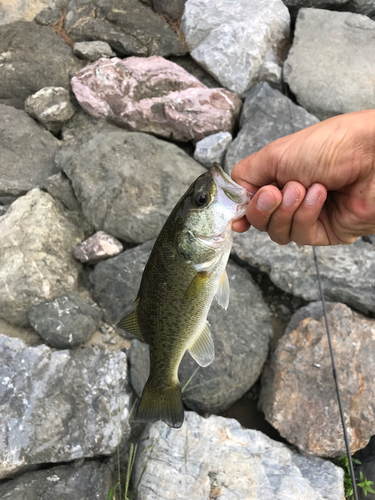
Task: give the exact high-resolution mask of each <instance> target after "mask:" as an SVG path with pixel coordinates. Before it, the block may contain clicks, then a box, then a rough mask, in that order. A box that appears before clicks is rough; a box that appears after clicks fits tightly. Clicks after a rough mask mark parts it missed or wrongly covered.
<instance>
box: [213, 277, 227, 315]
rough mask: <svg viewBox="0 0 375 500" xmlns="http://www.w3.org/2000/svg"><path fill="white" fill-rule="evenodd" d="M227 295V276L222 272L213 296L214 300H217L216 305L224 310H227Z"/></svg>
mask: <svg viewBox="0 0 375 500" xmlns="http://www.w3.org/2000/svg"><path fill="white" fill-rule="evenodd" d="M229 295H230V287H229V280H228V274H227V272H226V271H224V272H223V274H222V276H221V278H220V281H219V286H218V289H217V292H216V295H215V299H216V300H217V302H218V304H219V305H220V306H221V307H222V308H224V309H228V305H229Z"/></svg>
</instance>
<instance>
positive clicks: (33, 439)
mask: <svg viewBox="0 0 375 500" xmlns="http://www.w3.org/2000/svg"><path fill="white" fill-rule="evenodd" d="M0 347H1V348H0V357H1V362H0V376H1V380H2V384H1V385H0V411H1V416H2V425H1V427H0V458H1V460H0V478H5V477H9V476H11V475H13V474H14V473H15V472H19V471H21V470H22V469H24V468H25V467H26V466H29V465H32V464H40V463H48V462H66V461H69V460H74V459H76V458H81V457H93V456H96V455H108V454H111V453H113V452H114V451H115V450H116V445H117V442H118V439H119V438H120V437H121V434H122V433H124V434H125V435H126V433H128V417H129V405H130V394H129V392H128V391H127V388H126V382H127V362H126V355H125V354H124V353H123V352H121V351H120V352H108V351H105V350H100V349H97V348H90V347H88V348H86V349H79V350H76V351H73V352H69V351H53V350H51V349H50V348H49V347H47V346H44V345H41V346H38V347H26V346H25V344H24V343H23V342H22V341H20V340H18V339H10V338H8V337H6V336H3V335H1V336H0Z"/></svg>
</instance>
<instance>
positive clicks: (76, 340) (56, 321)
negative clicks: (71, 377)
mask: <svg viewBox="0 0 375 500" xmlns="http://www.w3.org/2000/svg"><path fill="white" fill-rule="evenodd" d="M27 316H28V318H29V321H30V324H31V326H32V327H33V328H34V330H36V331H37V332H38V333H39V335H40V336H41V337H42V338H43V339H44V340H45V341H46V342H47V344H49V345H50V346H51V347H56V348H57V349H70V348H72V347H76V346H77V345H80V344H82V343H83V342H85V341H86V340H87V339H88V338H90V337H91V335H92V334H93V333H94V332H95V331H96V330H97V328H98V327H99V322H100V320H101V316H102V315H101V312H100V311H99V310H98V309H97V308H95V307H94V306H93V305H92V304H89V303H88V302H86V301H84V300H82V299H81V298H80V297H79V296H78V295H75V294H67V295H61V296H60V297H57V298H56V299H55V300H53V301H52V302H42V303H41V304H38V305H36V306H34V307H32V308H31V309H30V311H29V312H28V315H27Z"/></svg>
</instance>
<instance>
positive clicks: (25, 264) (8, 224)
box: [0, 189, 84, 326]
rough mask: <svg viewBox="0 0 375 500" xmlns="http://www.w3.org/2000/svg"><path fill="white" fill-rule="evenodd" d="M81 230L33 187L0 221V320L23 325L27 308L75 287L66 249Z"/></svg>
mask: <svg viewBox="0 0 375 500" xmlns="http://www.w3.org/2000/svg"><path fill="white" fill-rule="evenodd" d="M83 237H84V235H83V230H82V229H81V228H80V227H78V226H76V225H75V224H74V223H73V222H72V221H71V220H70V219H69V218H68V217H67V213H63V212H62V210H61V209H60V207H59V206H58V205H57V204H56V202H55V201H54V200H53V198H51V196H50V195H49V194H47V193H44V192H43V191H40V190H39V189H33V190H32V191H30V192H29V193H28V194H27V195H26V196H22V197H21V198H19V199H18V200H16V201H15V202H14V203H12V205H11V206H10V207H9V209H8V211H7V213H6V214H5V215H4V216H3V217H2V218H1V219H0V318H1V319H3V320H5V321H7V322H8V323H10V324H11V325H15V326H27V325H28V324H29V323H28V319H27V314H26V313H27V311H28V310H29V309H30V308H31V307H32V306H33V305H36V304H38V303H40V302H42V301H45V300H52V299H53V298H55V297H57V296H59V295H61V294H62V293H65V292H69V291H73V290H75V289H77V287H78V277H79V271H80V264H78V263H77V262H76V261H75V260H74V258H73V256H72V252H73V250H74V248H75V246H76V245H77V243H78V242H79V241H82V239H83Z"/></svg>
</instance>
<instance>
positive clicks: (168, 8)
mask: <svg viewBox="0 0 375 500" xmlns="http://www.w3.org/2000/svg"><path fill="white" fill-rule="evenodd" d="M152 2H153V8H154V10H155V12H157V13H158V14H161V15H162V16H165V17H167V18H168V19H172V20H173V21H178V20H179V19H181V16H182V13H183V12H184V7H185V3H186V0H152Z"/></svg>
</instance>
